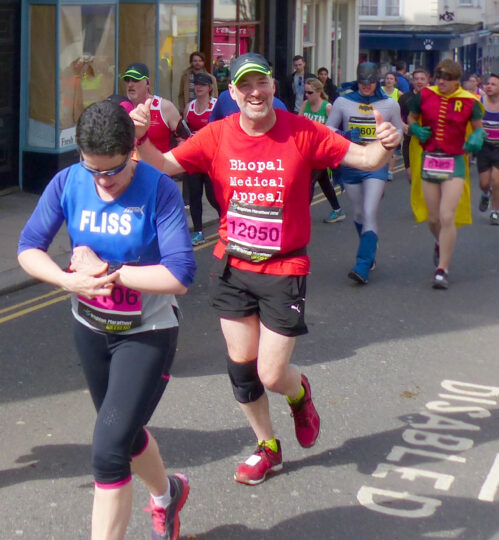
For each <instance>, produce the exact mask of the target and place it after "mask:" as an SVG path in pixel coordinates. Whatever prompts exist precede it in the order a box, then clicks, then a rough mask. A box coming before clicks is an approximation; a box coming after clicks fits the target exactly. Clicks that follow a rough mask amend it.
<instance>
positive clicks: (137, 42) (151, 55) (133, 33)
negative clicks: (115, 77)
mask: <svg viewBox="0 0 499 540" xmlns="http://www.w3.org/2000/svg"><path fill="white" fill-rule="evenodd" d="M119 28H120V32H119V36H120V38H119V45H118V59H119V61H118V74H119V73H123V72H124V71H125V69H126V67H127V66H128V65H130V64H132V63H133V62H142V63H144V64H146V65H147V67H148V68H149V72H150V75H151V83H152V88H154V80H155V77H156V73H155V67H156V42H155V38H156V4H128V3H127V4H125V3H122V4H120V21H119ZM118 89H119V92H120V93H121V94H125V95H126V90H125V85H124V84H123V81H121V80H120V81H119V85H118Z"/></svg>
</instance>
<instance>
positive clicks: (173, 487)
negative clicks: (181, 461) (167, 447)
mask: <svg viewBox="0 0 499 540" xmlns="http://www.w3.org/2000/svg"><path fill="white" fill-rule="evenodd" d="M168 480H169V481H170V491H171V492H172V493H173V494H172V500H171V501H170V504H169V505H168V506H167V507H166V508H163V507H161V506H156V505H155V504H154V500H153V499H152V498H151V500H150V501H149V504H150V505H151V506H150V508H144V510H145V511H146V512H150V513H151V517H152V529H151V539H152V540H163V539H164V538H166V539H168V540H177V539H178V535H179V532H180V519H179V514H180V510H182V507H183V506H184V504H185V501H186V500H187V497H188V496H189V489H190V488H189V480H187V477H185V476H184V475H183V474H180V473H177V474H174V475H172V476H169V477H168Z"/></svg>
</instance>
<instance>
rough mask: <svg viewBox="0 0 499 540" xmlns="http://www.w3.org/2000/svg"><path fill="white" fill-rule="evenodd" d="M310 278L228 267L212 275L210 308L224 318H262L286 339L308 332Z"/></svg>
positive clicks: (268, 326)
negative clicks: (259, 272) (306, 311)
mask: <svg viewBox="0 0 499 540" xmlns="http://www.w3.org/2000/svg"><path fill="white" fill-rule="evenodd" d="M305 291H306V276H274V275H270V274H257V273H255V272H246V271H243V270H238V269H237V268H234V267H232V266H227V267H226V268H225V270H224V272H223V274H222V275H217V273H216V272H212V273H211V275H210V305H211V306H213V307H214V308H215V310H216V312H217V314H218V315H219V316H220V317H222V318H224V319H240V318H242V317H248V316H249V315H254V314H256V315H258V317H259V318H260V321H261V322H262V324H264V325H265V326H266V327H267V328H269V329H270V330H272V331H274V332H276V333H278V334H281V335H283V336H289V337H294V336H299V335H302V334H306V333H307V332H308V329H307V326H306V324H305Z"/></svg>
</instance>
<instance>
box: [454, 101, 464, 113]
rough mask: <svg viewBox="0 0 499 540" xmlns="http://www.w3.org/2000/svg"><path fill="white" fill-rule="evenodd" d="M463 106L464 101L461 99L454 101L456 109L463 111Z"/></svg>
mask: <svg viewBox="0 0 499 540" xmlns="http://www.w3.org/2000/svg"><path fill="white" fill-rule="evenodd" d="M462 108H463V102H462V101H461V100H460V99H458V100H456V102H455V103H454V111H456V112H461V109H462Z"/></svg>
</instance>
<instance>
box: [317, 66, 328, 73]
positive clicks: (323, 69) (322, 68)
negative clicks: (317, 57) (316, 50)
mask: <svg viewBox="0 0 499 540" xmlns="http://www.w3.org/2000/svg"><path fill="white" fill-rule="evenodd" d="M321 71H325V72H326V73H327V74H328V75H329V70H328V69H327V67H320V68H319V69H318V70H317V74H319V73H320V72H321Z"/></svg>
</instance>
